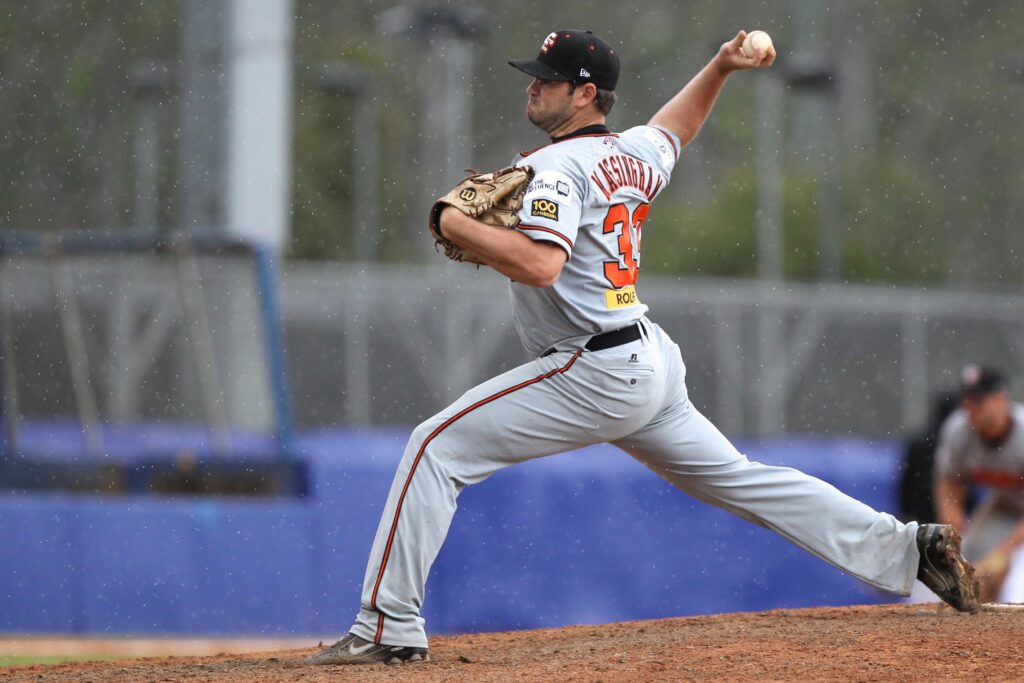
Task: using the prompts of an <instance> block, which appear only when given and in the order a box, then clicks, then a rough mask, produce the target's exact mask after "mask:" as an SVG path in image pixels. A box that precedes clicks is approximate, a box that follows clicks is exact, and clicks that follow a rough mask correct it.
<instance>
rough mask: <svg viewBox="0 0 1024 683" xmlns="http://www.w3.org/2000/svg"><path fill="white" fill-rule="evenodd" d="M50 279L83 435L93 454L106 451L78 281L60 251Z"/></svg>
mask: <svg viewBox="0 0 1024 683" xmlns="http://www.w3.org/2000/svg"><path fill="white" fill-rule="evenodd" d="M47 261H48V264H47V265H48V268H47V270H48V271H49V272H50V281H51V283H52V284H53V292H54V296H55V297H56V301H57V315H58V317H59V319H60V328H61V332H62V334H63V336H64V348H65V350H66V352H67V359H68V371H69V372H70V374H71V389H72V391H73V392H74V395H75V405H76V407H77V408H78V419H79V421H80V422H81V423H82V438H83V440H84V441H85V450H86V452H87V453H89V454H90V455H100V454H102V452H103V436H102V434H101V433H100V411H99V407H98V406H97V403H96V396H95V394H94V393H93V390H92V382H91V381H90V379H89V352H88V350H87V349H86V347H85V331H84V328H83V326H82V315H81V312H80V311H79V310H78V302H77V300H76V299H75V292H74V283H73V282H72V280H71V273H70V272H68V269H67V264H66V263H65V262H64V259H63V258H61V256H60V255H59V254H56V253H53V252H49V253H47Z"/></svg>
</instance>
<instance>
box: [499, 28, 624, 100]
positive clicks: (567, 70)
mask: <svg viewBox="0 0 1024 683" xmlns="http://www.w3.org/2000/svg"><path fill="white" fill-rule="evenodd" d="M509 64H511V65H512V66H514V67H515V68H517V69H519V70H520V71H522V72H523V73H525V74H527V75H529V76H533V77H534V78H543V79H546V80H549V81H570V82H573V83H593V84H594V85H596V86H597V87H598V88H601V89H602V90H615V86H616V85H617V84H618V82H619V55H617V54H616V53H615V50H613V49H612V48H611V47H610V46H609V45H608V43H606V42H604V41H603V40H601V39H600V38H598V37H597V36H595V35H594V34H593V33H591V32H590V31H576V30H567V29H561V30H558V31H552V32H551V33H549V34H548V35H547V37H546V38H545V39H544V42H543V43H542V44H541V46H540V54H538V55H537V58H536V59H513V60H511V61H510V62H509Z"/></svg>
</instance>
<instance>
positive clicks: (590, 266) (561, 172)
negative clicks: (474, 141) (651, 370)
mask: <svg viewBox="0 0 1024 683" xmlns="http://www.w3.org/2000/svg"><path fill="white" fill-rule="evenodd" d="M678 156H679V139H678V138H677V137H676V136H675V135H673V134H672V133H671V132H669V131H666V130H664V129H661V128H655V127H652V126H637V127H636V128H631V129H629V130H627V131H626V132H624V133H622V134H620V135H616V134H614V133H598V134H594V135H580V136H577V137H571V138H568V139H565V140H561V141H559V142H554V143H551V144H550V145H547V146H545V147H541V148H540V149H538V150H535V151H533V152H522V153H520V154H519V155H517V157H516V159H515V160H514V161H513V163H514V164H517V165H529V166H532V167H533V169H534V171H535V173H536V175H535V176H534V179H533V182H532V183H530V185H529V187H528V188H527V192H526V197H525V199H524V202H523V208H522V210H521V211H520V214H519V217H520V225H519V230H520V231H522V232H523V233H524V234H526V235H528V236H529V237H531V238H533V239H535V240H544V241H548V242H552V243H554V244H557V245H558V246H560V247H561V248H562V249H565V251H566V253H567V254H568V255H569V260H568V261H567V262H566V264H565V267H564V268H563V269H562V273H561V275H560V276H559V278H558V281H557V282H555V284H553V285H552V286H550V287H546V288H541V287H531V286H527V285H522V284H519V283H517V282H512V284H511V289H512V308H513V315H514V319H515V324H516V329H517V330H518V332H519V337H520V339H522V342H523V346H525V347H526V349H527V351H529V352H530V353H533V354H534V355H539V354H541V353H542V352H544V351H545V350H546V349H548V348H550V347H552V346H554V345H555V344H557V343H558V342H560V341H563V340H566V339H571V338H574V337H581V336H589V335H593V334H597V333H600V332H608V331H611V330H616V329H618V328H620V327H625V326H626V325H628V324H629V323H631V322H633V321H636V320H639V319H640V318H641V317H642V316H643V315H644V313H646V312H647V307H646V306H645V305H643V304H642V303H641V302H640V299H639V298H638V296H637V293H636V279H637V275H638V273H639V270H640V244H641V237H642V229H643V224H644V220H645V219H646V218H647V213H648V211H649V210H650V204H651V202H652V201H653V200H654V198H655V197H656V196H658V194H659V193H660V192H661V191H662V190H663V189H664V188H665V186H666V185H668V181H669V177H670V176H671V174H672V168H673V167H674V166H675V163H676V159H677V158H678Z"/></svg>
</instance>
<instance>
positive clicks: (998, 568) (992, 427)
mask: <svg viewBox="0 0 1024 683" xmlns="http://www.w3.org/2000/svg"><path fill="white" fill-rule="evenodd" d="M961 382H962V389H961V397H962V405H961V407H960V408H959V409H958V410H956V411H954V412H953V413H952V414H951V415H950V416H949V418H948V419H947V420H946V421H945V422H944V423H943V425H942V429H941V431H940V433H939V441H938V447H937V449H936V453H935V473H934V501H935V507H936V512H937V514H938V520H939V521H940V522H942V523H944V524H951V525H953V526H955V527H956V528H957V529H958V530H960V531H961V533H962V534H963V551H964V555H965V557H966V558H967V559H968V560H969V561H971V562H973V563H974V564H975V569H976V570H977V576H978V579H979V580H980V582H981V590H982V595H981V598H982V600H983V601H992V600H998V601H1000V602H1022V601H1024V405H1021V404H1020V403H1015V402H1013V401H1011V399H1010V393H1009V388H1008V385H1007V382H1006V379H1005V378H1004V376H1003V375H1002V374H1001V373H999V372H998V371H996V370H994V369H992V368H988V367H983V366H980V365H976V364H970V365H967V366H965V367H964V368H963V370H962V371H961ZM972 485H977V486H980V487H983V488H984V493H983V496H982V498H981V500H980V502H979V504H978V507H977V508H976V509H975V510H973V511H972V512H970V513H968V512H967V501H968V497H969V495H970V493H971V488H972Z"/></svg>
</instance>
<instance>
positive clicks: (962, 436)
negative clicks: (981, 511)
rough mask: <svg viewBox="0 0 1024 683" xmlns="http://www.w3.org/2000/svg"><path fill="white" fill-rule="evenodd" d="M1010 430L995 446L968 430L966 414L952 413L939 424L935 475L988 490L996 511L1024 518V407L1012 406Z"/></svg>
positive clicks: (970, 428)
mask: <svg viewBox="0 0 1024 683" xmlns="http://www.w3.org/2000/svg"><path fill="white" fill-rule="evenodd" d="M1010 410H1011V415H1012V417H1013V426H1012V427H1011V429H1010V433H1009V434H1008V435H1007V437H1006V438H1005V439H1004V440H1003V441H1002V442H1001V443H999V444H998V445H993V444H990V443H988V442H986V441H985V440H984V439H983V438H981V436H979V435H978V433H977V432H976V431H975V430H974V429H973V428H972V427H971V423H970V422H969V421H968V419H967V411H965V410H964V409H962V408H961V409H959V410H956V411H954V412H953V413H952V414H951V415H950V416H949V417H948V418H947V419H946V421H945V422H944V423H943V424H942V429H941V431H940V432H939V443H938V446H937V447H936V450H935V472H936V474H937V475H939V476H941V477H952V476H959V477H964V478H966V479H969V480H970V481H973V482H974V483H977V484H982V485H986V486H991V487H992V489H993V492H994V493H995V495H996V496H997V497H998V502H999V507H1000V508H1001V509H1004V510H1010V509H1015V510H1017V511H1019V512H1020V513H1022V514H1024V405H1021V404H1020V403H1014V404H1012V405H1011V408H1010Z"/></svg>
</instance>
